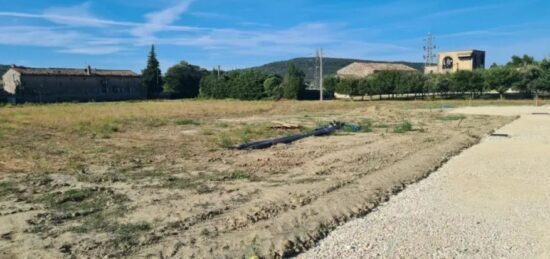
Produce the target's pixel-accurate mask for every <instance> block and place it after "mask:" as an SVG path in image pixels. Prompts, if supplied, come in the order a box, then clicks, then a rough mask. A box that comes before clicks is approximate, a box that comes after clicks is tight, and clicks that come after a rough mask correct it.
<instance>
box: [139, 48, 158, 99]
mask: <svg viewBox="0 0 550 259" xmlns="http://www.w3.org/2000/svg"><path fill="white" fill-rule="evenodd" d="M141 80H142V84H143V87H144V88H145V89H147V98H152V97H156V96H158V95H159V94H160V93H161V92H162V84H163V82H162V72H161V70H160V63H159V61H158V60H157V54H156V53H155V45H152V46H151V51H150V52H149V57H148V59H147V67H146V68H145V69H144V70H143V71H142V77H141Z"/></svg>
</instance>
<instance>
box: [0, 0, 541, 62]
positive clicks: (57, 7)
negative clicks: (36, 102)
mask: <svg viewBox="0 0 550 259" xmlns="http://www.w3.org/2000/svg"><path fill="white" fill-rule="evenodd" d="M549 14H550V1H547V0H522V1H518V0H515V1H511V0H500V1H491V0H488V1H481V0H475V1H474V0H460V1H447V0H445V1H444V0H425V1H420V0H417V1H412V0H408V1H405V0H398V1H392V0H389V1H382V0H370V1H368V0H340V1H338V0H278V1H275V0H194V1H193V0H156V1H145V0H133V1H129V0H109V1H107V0H96V1H73V0H50V1H38V0H18V1H3V3H2V5H1V7H0V19H1V22H0V28H1V31H2V33H0V64H18V65H26V66H37V67H84V66H86V65H88V64H90V65H92V66H93V67H97V68H118V69H125V68H127V69H132V70H134V71H140V70H141V69H142V68H143V67H144V66H145V60H146V55H147V52H148V51H149V48H150V45H151V44H155V45H156V46H157V50H158V55H159V60H160V62H161V65H162V68H163V71H165V70H166V69H167V68H168V67H169V66H171V65H173V64H176V63H178V62H179V61H180V60H186V61H188V62H190V63H193V64H197V65H200V66H202V67H205V68H208V69H210V68H212V67H214V66H217V65H221V66H222V68H224V69H233V68H243V67H249V66H255V65H261V64H264V63H267V62H272V61H278V60H282V59H289V58H294V57H303V56H312V55H313V53H314V52H315V49H317V48H324V49H325V52H326V54H327V56H330V57H346V58H361V59H375V60H388V61H397V60H405V61H421V60H422V55H423V53H422V44H423V38H424V37H425V36H426V34H427V33H428V32H432V33H433V34H434V35H435V37H436V44H437V45H438V46H439V48H440V50H457V49H474V48H475V49H482V50H486V51H487V59H488V60H487V62H488V64H490V63H492V62H497V63H504V62H506V61H507V60H508V59H509V58H510V56H511V55H513V54H523V53H528V54H530V55H534V56H535V57H536V58H539V59H540V58H543V57H546V56H548V55H550V18H549V16H548V15H549Z"/></svg>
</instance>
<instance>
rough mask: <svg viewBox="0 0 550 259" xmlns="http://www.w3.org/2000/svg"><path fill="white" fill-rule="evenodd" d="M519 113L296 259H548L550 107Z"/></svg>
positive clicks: (511, 111)
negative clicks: (504, 136) (506, 123)
mask: <svg viewBox="0 0 550 259" xmlns="http://www.w3.org/2000/svg"><path fill="white" fill-rule="evenodd" d="M453 112H455V113H462V112H463V113H469V114H491V115H521V118H520V119H518V120H516V121H514V122H513V123H511V124H509V125H507V126H505V127H503V128H502V129H499V130H498V131H497V133H506V134H509V135H510V137H509V138H503V137H487V138H485V139H484V140H482V142H481V143H480V144H479V145H476V146H474V147H472V148H470V149H468V150H465V151H464V152H463V153H462V154H460V155H459V156H457V157H454V158H453V159H451V160H450V161H449V162H448V163H447V164H445V165H444V166H443V167H442V168H441V169H440V170H438V171H437V172H435V173H434V174H432V175H431V176H430V177H428V178H427V179H425V180H423V181H421V182H419V183H417V184H414V185H411V186H409V187H408V188H407V189H406V190H404V191H403V192H401V193H400V194H398V195H396V196H395V197H393V198H391V200H390V201H389V202H387V203H385V204H384V205H381V206H380V207H379V208H378V209H377V210H376V211H374V212H372V213H370V214H369V215H367V216H366V217H365V218H361V219H357V220H354V221H351V222H349V223H347V224H345V225H343V226H341V227H340V228H338V229H336V230H335V231H334V232H332V233H331V234H330V235H329V236H328V237H327V238H326V239H324V240H323V241H321V242H320V244H319V245H318V246H317V247H315V248H313V249H311V250H310V251H308V252H306V253H304V254H302V255H300V256H298V258H302V259H303V258H550V115H532V113H533V112H550V107H549V106H545V107H477V108H464V109H458V110H455V111H453Z"/></svg>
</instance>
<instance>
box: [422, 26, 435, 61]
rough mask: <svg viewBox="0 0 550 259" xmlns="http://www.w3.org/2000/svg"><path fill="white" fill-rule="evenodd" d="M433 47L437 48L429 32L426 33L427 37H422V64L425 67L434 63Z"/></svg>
mask: <svg viewBox="0 0 550 259" xmlns="http://www.w3.org/2000/svg"><path fill="white" fill-rule="evenodd" d="M435 49H437V46H436V45H435V38H434V37H433V35H432V33H431V32H430V33H428V37H426V39H424V65H425V66H426V67H428V66H432V65H433V64H434V59H435Z"/></svg>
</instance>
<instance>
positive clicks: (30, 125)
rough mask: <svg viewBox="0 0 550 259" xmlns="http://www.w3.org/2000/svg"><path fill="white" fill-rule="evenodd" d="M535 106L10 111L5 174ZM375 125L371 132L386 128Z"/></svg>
mask: <svg viewBox="0 0 550 259" xmlns="http://www.w3.org/2000/svg"><path fill="white" fill-rule="evenodd" d="M545 103H546V104H548V103H549V102H548V101H546V102H545ZM530 104H532V101H530V100H520V101H500V100H491V101H483V100H474V101H469V100H452V101H447V100H437V101H381V102H368V101H366V102H349V101H326V102H323V103H320V102H315V101H301V102H297V101H280V102H273V101H254V102H243V101H234V100H220V101H214V100H212V101H210V100H185V101H145V102H112V103H63V104H50V105H18V106H4V107H0V141H2V144H3V145H2V146H1V147H0V172H14V171H18V172H56V171H82V170H85V169H86V167H89V166H90V165H97V166H107V165H108V166H109V167H116V168H121V167H122V168H125V167H128V166H131V165H132V164H133V162H129V161H133V160H140V161H146V162H147V163H144V164H155V161H156V163H157V164H156V166H160V167H161V168H162V167H163V163H166V161H167V160H169V159H170V157H171V158H172V159H176V158H181V157H183V158H185V157H190V156H193V155H198V154H200V153H201V152H210V151H215V150H220V149H223V148H227V147H229V146H231V145H234V144H238V143H242V142H248V141H251V140H256V139H260V138H263V137H271V136H280V135H285V134H290V133H296V132H288V131H286V132H285V131H277V130H272V129H270V128H269V122H270V119H269V118H271V119H273V120H278V118H289V117H292V118H294V119H295V118H301V119H300V121H299V122H300V123H301V124H302V125H303V126H306V127H305V128H304V129H303V130H307V129H308V128H313V127H316V126H318V125H322V124H325V123H327V122H328V121H327V120H329V119H331V118H334V119H338V118H341V117H343V116H345V115H346V114H349V113H350V112H351V113H353V112H354V111H356V110H357V109H358V108H367V107H370V108H373V109H374V110H376V107H378V108H389V109H392V110H396V111H398V110H408V109H417V108H420V109H432V110H434V109H441V108H451V107H458V106H466V105H473V106H475V105H530ZM398 114H399V113H396V115H398ZM250 118H257V119H258V121H254V120H252V121H250ZM394 119H395V120H396V121H403V120H406V119H407V118H404V117H396V118H394ZM266 122H267V124H266ZM359 123H361V122H359ZM370 123H371V124H369V125H367V126H368V127H366V129H367V131H368V130H371V128H382V127H381V126H380V125H384V122H377V123H372V122H370ZM386 124H387V123H386ZM388 127H389V126H388ZM182 132H187V133H185V134H183V133H182ZM193 132H195V133H193ZM166 143H169V144H166ZM190 143H192V144H191V145H190ZM150 161H153V162H150Z"/></svg>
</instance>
